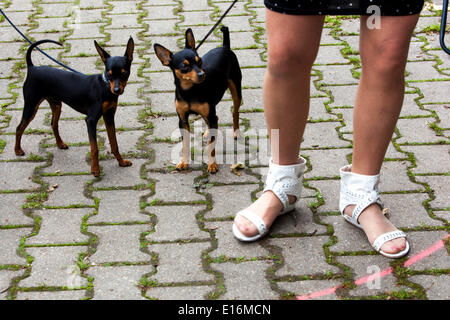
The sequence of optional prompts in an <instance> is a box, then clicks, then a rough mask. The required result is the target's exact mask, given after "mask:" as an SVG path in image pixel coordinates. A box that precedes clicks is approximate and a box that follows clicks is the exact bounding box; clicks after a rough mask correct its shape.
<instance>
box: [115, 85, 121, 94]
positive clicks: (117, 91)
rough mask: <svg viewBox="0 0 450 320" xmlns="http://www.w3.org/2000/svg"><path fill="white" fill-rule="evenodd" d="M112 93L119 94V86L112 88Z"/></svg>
mask: <svg viewBox="0 0 450 320" xmlns="http://www.w3.org/2000/svg"><path fill="white" fill-rule="evenodd" d="M114 93H116V94H117V93H120V87H119V86H115V87H114Z"/></svg>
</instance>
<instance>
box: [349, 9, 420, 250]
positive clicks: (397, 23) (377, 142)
mask: <svg viewBox="0 0 450 320" xmlns="http://www.w3.org/2000/svg"><path fill="white" fill-rule="evenodd" d="M418 17H419V15H411V16H397V17H390V16H384V17H381V29H369V28H367V25H366V22H367V19H368V17H361V31H360V34H361V38H360V55H361V61H362V74H361V81H360V83H359V87H358V92H357V96H356V101H355V109H354V116H353V117H354V128H353V129H354V134H353V135H354V149H353V159H352V166H351V172H353V173H355V174H359V175H364V176H372V177H373V176H375V175H378V174H379V173H380V169H381V166H382V162H383V159H384V156H385V153H386V150H387V148H388V145H389V142H390V140H391V138H392V134H393V131H394V128H395V125H396V123H397V120H398V117H399V114H400V111H401V107H402V104H403V97H404V87H405V81H404V78H405V65H406V60H407V55H408V49H409V43H410V39H411V35H412V32H413V30H414V27H415V25H416V23H417V20H418ZM354 208H355V206H354V205H349V206H348V207H347V208H345V210H344V212H345V214H347V215H352V212H353V210H354ZM358 222H359V223H360V224H361V226H362V228H363V229H364V231H365V232H366V235H367V237H368V240H369V242H370V243H373V242H374V241H375V239H376V238H377V237H378V236H380V235H381V234H384V233H386V232H391V231H394V230H396V228H395V226H393V225H392V223H391V222H390V221H389V220H388V219H387V218H386V217H385V216H384V215H383V214H382V211H381V208H380V206H379V205H378V204H376V203H374V204H371V205H370V206H368V207H367V208H366V209H365V210H364V211H363V212H362V213H361V215H360V217H359V220H358ZM406 245H407V244H406V239H405V238H404V237H400V238H396V239H394V240H391V241H388V242H386V243H385V244H384V245H382V247H381V250H382V251H383V252H386V253H388V254H395V253H398V252H401V251H402V250H404V249H405V248H406Z"/></svg>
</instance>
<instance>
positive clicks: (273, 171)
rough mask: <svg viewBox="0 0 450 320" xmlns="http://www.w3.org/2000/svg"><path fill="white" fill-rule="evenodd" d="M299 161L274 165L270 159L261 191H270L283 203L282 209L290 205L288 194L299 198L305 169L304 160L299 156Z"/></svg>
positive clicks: (284, 209)
mask: <svg viewBox="0 0 450 320" xmlns="http://www.w3.org/2000/svg"><path fill="white" fill-rule="evenodd" d="M300 160H301V162H300V163H299V164H294V165H276V164H274V163H273V162H272V160H270V162H269V172H268V173H267V179H266V183H265V187H264V190H263V192H266V191H272V192H273V193H274V194H275V195H276V196H277V197H278V199H280V201H281V203H282V204H283V211H282V212H284V211H286V209H287V208H289V207H290V206H292V204H289V198H288V195H292V196H295V197H296V198H297V199H298V198H300V193H301V191H302V186H303V183H302V180H303V173H304V172H305V169H306V160H305V159H303V158H301V157H300Z"/></svg>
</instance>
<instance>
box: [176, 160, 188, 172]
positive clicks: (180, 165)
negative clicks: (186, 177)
mask: <svg viewBox="0 0 450 320" xmlns="http://www.w3.org/2000/svg"><path fill="white" fill-rule="evenodd" d="M188 168H189V165H188V164H187V163H185V162H183V161H181V162H180V163H178V164H177V170H178V171H183V170H187V169H188Z"/></svg>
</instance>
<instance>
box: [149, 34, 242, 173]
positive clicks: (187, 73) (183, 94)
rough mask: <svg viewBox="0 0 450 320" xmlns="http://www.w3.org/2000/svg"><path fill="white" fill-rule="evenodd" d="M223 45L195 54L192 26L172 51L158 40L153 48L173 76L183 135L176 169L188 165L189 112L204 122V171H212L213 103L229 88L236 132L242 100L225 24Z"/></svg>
mask: <svg viewBox="0 0 450 320" xmlns="http://www.w3.org/2000/svg"><path fill="white" fill-rule="evenodd" d="M221 31H222V32H223V46H222V47H218V48H215V49H212V50H210V51H209V52H208V53H206V54H205V55H204V56H203V57H199V56H198V54H197V51H196V49H195V39H194V34H193V33H192V30H191V29H190V28H189V29H187V30H186V34H185V38H186V44H185V48H184V49H183V50H181V51H179V52H177V53H175V54H174V53H172V52H171V51H170V50H168V49H166V48H165V47H163V46H162V45H160V44H155V45H154V49H155V52H156V55H157V56H158V58H159V60H161V62H162V64H163V65H164V66H168V67H170V69H171V70H172V72H173V75H174V78H175V108H176V110H177V114H178V118H179V128H180V130H181V134H182V139H183V151H182V153H183V155H182V160H181V162H180V163H179V164H178V165H177V169H178V170H184V169H187V168H188V165H189V159H190V126H189V122H188V118H189V115H190V114H197V115H200V116H201V117H202V118H203V119H204V120H205V122H206V124H207V125H208V131H207V132H206V133H205V136H208V137H209V141H208V171H209V172H211V173H215V172H217V170H218V166H217V163H216V160H215V140H216V135H217V129H218V118H217V115H216V105H217V104H218V103H219V102H220V100H222V97H223V95H224V93H225V91H226V90H227V88H228V89H230V92H231V96H232V99H233V130H234V132H233V136H234V138H237V135H238V132H239V107H240V105H241V103H242V92H241V80H242V74H241V69H240V67H239V62H238V59H237V57H236V55H235V54H234V52H233V51H231V49H230V35H229V31H228V28H227V27H222V28H221Z"/></svg>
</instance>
